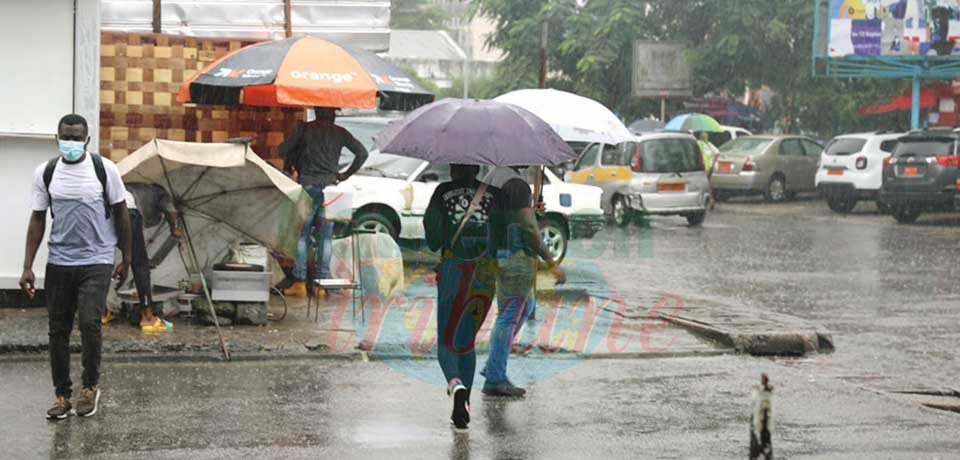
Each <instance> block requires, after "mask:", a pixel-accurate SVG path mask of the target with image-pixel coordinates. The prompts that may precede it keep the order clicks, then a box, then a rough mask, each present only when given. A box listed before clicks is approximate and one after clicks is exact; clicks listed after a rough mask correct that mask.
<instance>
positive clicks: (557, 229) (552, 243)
mask: <svg viewBox="0 0 960 460" xmlns="http://www.w3.org/2000/svg"><path fill="white" fill-rule="evenodd" d="M540 238H541V239H543V244H544V245H545V246H546V247H547V250H549V251H550V255H551V256H553V258H554V260H556V261H557V262H558V263H559V262H560V261H562V260H563V258H564V257H566V256H567V242H568V241H569V240H570V237H569V235H568V234H567V226H566V225H564V224H563V222H562V221H561V220H560V219H558V218H556V217H547V218H546V219H544V220H542V221H540Z"/></svg>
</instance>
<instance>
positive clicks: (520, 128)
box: [377, 99, 577, 166]
mask: <svg viewBox="0 0 960 460" xmlns="http://www.w3.org/2000/svg"><path fill="white" fill-rule="evenodd" d="M377 145H378V146H379V147H380V150H381V151H383V152H389V153H393V154H396V155H403V156H407V157H412V158H419V159H421V160H426V161H435V162H440V163H459V164H474V165H491V166H526V165H549V166H554V165H558V164H561V163H564V162H567V161H573V160H576V159H577V154H576V153H574V152H573V150H572V149H571V148H570V146H569V145H567V143H566V142H564V141H563V139H561V138H560V136H558V135H557V133H556V132H555V131H554V130H553V128H551V127H550V125H548V124H547V123H546V122H545V121H543V120H541V119H540V118H539V117H537V116H536V115H534V114H532V113H530V112H528V111H526V110H524V109H522V108H520V107H518V106H516V105H513V104H506V103H502V102H495V101H478V100H472V99H444V100H442V101H438V102H434V103H432V104H429V105H426V106H423V107H420V108H419V109H417V110H415V111H413V112H412V113H411V114H410V115H408V116H407V117H406V118H404V119H403V120H400V121H397V122H394V123H391V124H390V125H389V126H388V127H387V128H386V129H385V130H384V131H383V132H382V133H381V134H380V135H379V136H377Z"/></svg>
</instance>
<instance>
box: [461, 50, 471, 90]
mask: <svg viewBox="0 0 960 460" xmlns="http://www.w3.org/2000/svg"><path fill="white" fill-rule="evenodd" d="M469 97H470V58H469V57H468V56H464V58H463V98H464V99H467V98H469Z"/></svg>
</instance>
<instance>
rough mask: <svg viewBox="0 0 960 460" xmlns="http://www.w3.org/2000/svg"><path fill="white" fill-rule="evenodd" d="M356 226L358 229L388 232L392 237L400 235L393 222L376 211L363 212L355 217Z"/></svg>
mask: <svg viewBox="0 0 960 460" xmlns="http://www.w3.org/2000/svg"><path fill="white" fill-rule="evenodd" d="M353 222H354V227H355V228H356V229H357V230H364V231H368V232H373V233H386V234H388V235H390V237H391V238H393V239H397V236H398V235H399V233H398V231H397V229H396V228H394V225H393V222H390V219H388V218H387V216H385V215H383V214H380V213H379V212H376V211H367V212H362V213H360V214H358V215H357V216H355V217H354V218H353Z"/></svg>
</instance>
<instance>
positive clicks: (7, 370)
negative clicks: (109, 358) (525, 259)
mask: <svg viewBox="0 0 960 460" xmlns="http://www.w3.org/2000/svg"><path fill="white" fill-rule="evenodd" d="M535 361H536V360H535V359H530V358H522V359H517V360H514V361H513V363H512V366H513V368H514V369H515V370H516V371H517V372H515V376H516V378H518V380H526V379H528V378H532V380H533V382H532V383H530V382H528V384H529V386H528V388H529V390H530V393H529V395H528V396H527V397H526V398H525V399H524V400H518V401H504V400H490V399H484V398H482V397H480V395H474V398H473V411H472V412H473V422H472V423H471V429H470V433H469V434H468V435H459V434H454V433H453V432H452V431H451V430H450V428H449V421H448V417H449V408H448V404H449V403H448V400H447V398H446V396H445V394H444V390H443V388H442V387H441V386H439V385H437V384H436V382H435V383H434V384H431V383H426V382H424V381H422V380H419V379H415V378H410V377H408V375H409V372H407V371H405V370H404V369H402V368H401V367H398V366H412V367H422V368H425V369H428V370H432V372H433V373H434V375H436V376H437V379H436V380H441V379H440V378H439V374H440V372H439V369H438V367H437V365H436V363H435V362H432V361H430V362H427V361H423V362H416V361H404V362H401V363H383V362H333V361H288V362H269V361H265V362H233V363H215V364H209V363H208V364H190V363H180V364H163V363H141V364H135V363H122V364H121V363H107V365H106V367H105V375H104V378H103V381H102V384H101V386H102V388H103V391H104V393H103V398H102V401H101V410H100V412H99V413H98V414H97V415H95V416H94V417H92V418H82V419H81V418H77V417H70V418H68V419H67V420H64V421H60V422H48V421H46V420H44V418H43V417H42V414H43V411H44V410H45V408H46V407H47V405H48V404H49V402H50V396H49V392H48V391H46V390H47V388H49V383H48V378H49V377H48V375H49V372H48V370H47V367H46V365H45V363H43V362H26V363H4V364H2V368H3V372H2V373H0V388H3V392H2V393H0V407H2V408H3V414H4V416H3V418H2V419H0V445H2V446H4V447H3V449H4V452H3V458H8V459H40V458H43V459H60V458H90V459H124V460H127V459H174V458H177V459H180V458H188V459H201V460H202V459H248V458H249V459H301V458H302V459H308V458H309V459H316V458H371V459H374V458H390V459H393V460H401V459H441V458H442V459H580V458H673V459H688V458H709V459H716V458H731V459H735V458H746V455H747V448H748V447H747V446H748V439H749V438H748V421H749V412H750V389H751V387H750V385H751V384H753V383H754V381H755V380H756V377H757V376H759V374H760V373H761V372H768V373H770V375H772V376H773V378H774V383H775V384H776V385H777V390H776V391H777V393H776V397H775V400H774V404H775V405H774V410H775V419H774V420H775V440H776V442H775V444H774V447H775V449H776V452H777V453H778V458H792V459H797V458H831V459H836V458H849V459H873V458H903V459H908V458H910V459H913V458H943V459H947V458H956V453H957V452H960V440H958V438H957V437H956V432H957V430H958V429H960V417H957V416H956V415H953V414H949V413H945V412H939V411H934V410H930V409H923V408H920V407H918V406H913V405H908V404H904V403H902V402H900V401H896V400H893V399H891V398H888V397H885V396H882V395H877V394H875V393H871V392H865V391H861V390H859V389H857V388H855V387H853V386H851V385H846V384H843V383H840V382H838V381H836V380H830V379H827V380H819V379H817V378H815V377H814V376H811V375H809V374H807V373H806V372H804V371H802V370H798V369H793V368H790V367H786V366H782V365H780V364H777V363H775V362H772V361H769V360H765V359H757V358H751V357H747V356H725V357H714V358H671V359H646V360H586V361H582V362H580V363H578V364H577V365H576V366H573V367H571V368H569V369H568V370H567V371H566V372H564V373H562V374H559V375H556V376H554V377H551V378H548V379H544V380H538V379H537V378H536V376H535V375H532V373H531V371H530V369H535V368H536V367H537V363H536V362H535Z"/></svg>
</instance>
